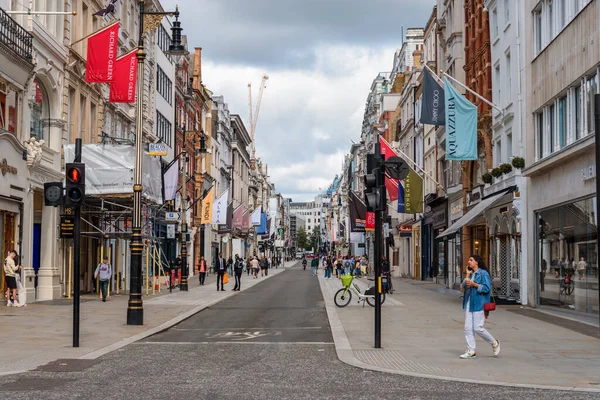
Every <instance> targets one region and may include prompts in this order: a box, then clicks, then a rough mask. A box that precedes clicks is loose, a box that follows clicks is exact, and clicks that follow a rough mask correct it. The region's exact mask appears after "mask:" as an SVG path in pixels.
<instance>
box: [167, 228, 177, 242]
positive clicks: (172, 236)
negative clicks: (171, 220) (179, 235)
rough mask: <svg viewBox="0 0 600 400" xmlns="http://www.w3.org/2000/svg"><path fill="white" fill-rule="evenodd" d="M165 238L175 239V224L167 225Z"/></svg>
mask: <svg viewBox="0 0 600 400" xmlns="http://www.w3.org/2000/svg"><path fill="white" fill-rule="evenodd" d="M167 239H175V225H167Z"/></svg>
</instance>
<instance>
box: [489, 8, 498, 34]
mask: <svg viewBox="0 0 600 400" xmlns="http://www.w3.org/2000/svg"><path fill="white" fill-rule="evenodd" d="M490 25H491V27H492V29H491V31H492V39H496V38H497V37H498V10H497V9H496V8H494V9H493V10H492V13H491V14H490Z"/></svg>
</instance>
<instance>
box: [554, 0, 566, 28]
mask: <svg viewBox="0 0 600 400" xmlns="http://www.w3.org/2000/svg"><path fill="white" fill-rule="evenodd" d="M556 11H557V12H558V29H562V28H564V27H565V25H566V24H567V0H558V9H557V10H556Z"/></svg>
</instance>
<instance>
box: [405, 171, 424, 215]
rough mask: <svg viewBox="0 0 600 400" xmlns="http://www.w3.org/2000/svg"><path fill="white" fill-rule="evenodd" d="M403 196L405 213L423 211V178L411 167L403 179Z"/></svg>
mask: <svg viewBox="0 0 600 400" xmlns="http://www.w3.org/2000/svg"><path fill="white" fill-rule="evenodd" d="M404 196H405V197H404V212H405V213H407V214H417V213H422V212H423V178H421V177H420V176H419V174H417V173H416V172H415V171H413V170H412V169H411V170H410V172H409V173H408V176H407V177H406V178H405V179H404Z"/></svg>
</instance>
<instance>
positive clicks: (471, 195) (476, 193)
mask: <svg viewBox="0 0 600 400" xmlns="http://www.w3.org/2000/svg"><path fill="white" fill-rule="evenodd" d="M482 197H483V186H477V187H476V188H475V189H473V190H471V191H470V192H467V207H471V206H474V205H475V204H477V203H479V202H480V201H481V199H482Z"/></svg>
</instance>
